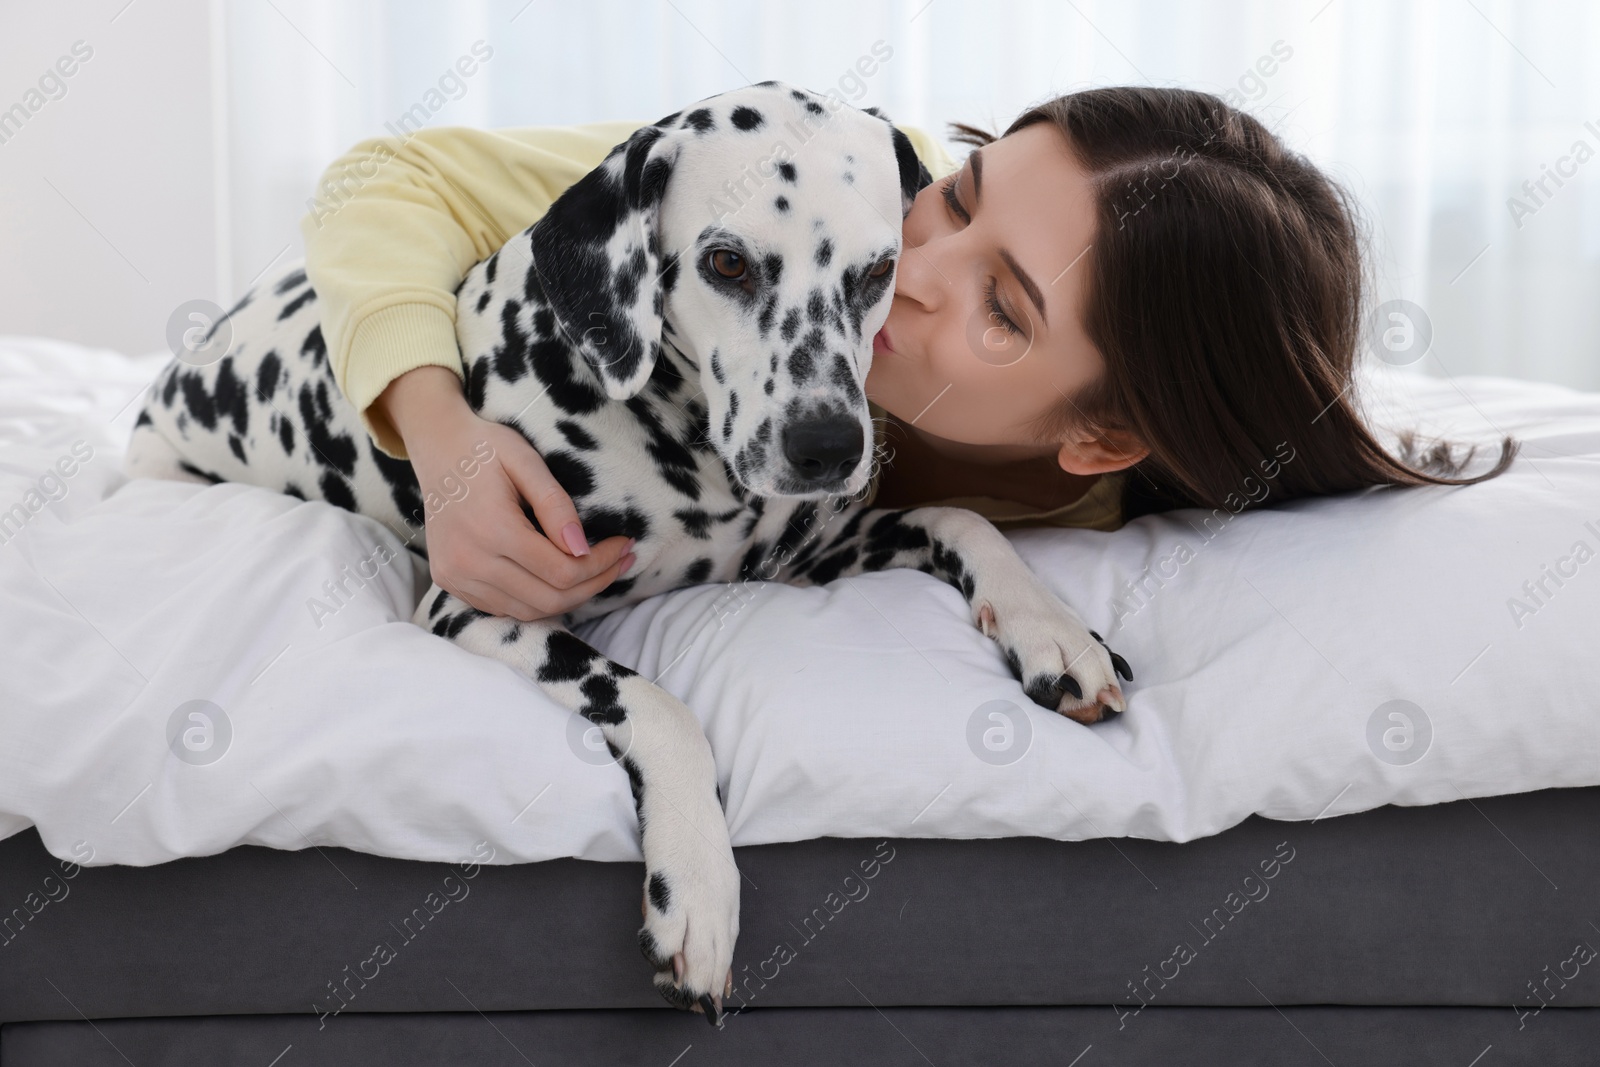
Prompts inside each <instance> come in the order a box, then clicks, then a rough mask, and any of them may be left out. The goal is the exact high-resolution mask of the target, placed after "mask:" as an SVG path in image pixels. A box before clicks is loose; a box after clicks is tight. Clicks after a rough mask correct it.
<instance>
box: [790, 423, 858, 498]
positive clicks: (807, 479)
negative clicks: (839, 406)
mask: <svg viewBox="0 0 1600 1067" xmlns="http://www.w3.org/2000/svg"><path fill="white" fill-rule="evenodd" d="M865 445H866V441H865V438H864V436H863V434H862V432H861V423H860V422H858V421H856V420H855V419H852V418H850V417H848V416H846V415H824V416H821V417H819V418H809V419H801V420H799V421H796V422H793V423H790V424H789V425H788V426H786V427H784V431H783V454H784V457H785V458H787V459H788V461H789V465H790V467H791V468H792V470H793V472H794V476H795V478H796V479H797V480H799V481H800V482H802V483H804V486H805V488H807V489H823V488H827V487H830V486H836V485H838V484H839V483H840V482H843V481H844V480H845V479H846V478H848V477H849V476H850V472H851V471H853V470H855V469H856V464H858V463H860V462H861V453H862V451H863V450H864V448H865Z"/></svg>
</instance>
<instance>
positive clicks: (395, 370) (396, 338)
mask: <svg viewBox="0 0 1600 1067" xmlns="http://www.w3.org/2000/svg"><path fill="white" fill-rule="evenodd" d="M644 125H646V123H643V122H629V121H620V122H597V123H590V124H587V125H582V126H524V127H507V128H501V129H495V130H480V129H474V128H471V127H466V126H440V127H427V128H424V129H421V130H418V131H416V132H414V133H412V134H410V135H409V136H406V137H395V136H390V137H373V138H368V139H367V140H364V141H361V142H359V143H358V144H356V145H355V146H354V147H352V148H351V149H350V150H349V151H347V152H346V153H344V154H343V155H342V156H340V157H339V158H338V159H336V160H335V161H334V162H333V163H332V165H330V166H329V167H328V168H327V170H326V171H325V172H324V173H323V175H322V179H321V181H320V182H319V184H318V187H317V194H316V196H314V197H313V198H312V199H311V200H310V201H308V203H307V209H308V210H307V213H306V214H305V216H303V217H302V218H301V220H300V230H301V234H302V235H303V236H304V238H305V246H306V275H307V277H308V278H309V279H310V281H311V285H312V288H313V289H315V290H316V293H317V297H318V301H319V303H320V304H321V307H322V334H323V340H324V341H325V342H326V344H327V346H328V356H329V360H330V362H331V364H332V366H333V373H334V379H335V381H336V382H337V383H338V386H339V389H340V391H341V392H343V394H344V396H345V398H346V399H347V400H349V401H350V403H352V404H354V405H355V407H356V410H357V411H359V412H360V414H361V421H362V424H363V425H364V426H365V427H366V429H367V433H368V434H369V435H370V436H371V437H372V440H373V443H374V444H375V445H376V446H377V447H378V448H379V449H380V450H382V451H383V452H385V453H387V454H388V455H391V456H393V457H395V458H396V459H406V458H409V457H408V456H407V455H406V451H405V445H404V443H403V442H402V441H401V439H400V435H399V434H398V433H397V432H396V431H395V429H394V427H393V426H391V425H390V424H389V422H388V420H387V419H385V418H384V417H383V416H382V415H381V414H379V412H378V410H377V409H376V408H374V407H373V406H372V402H373V401H374V400H375V399H377V397H378V395H379V394H380V393H382V392H383V390H384V389H386V388H387V387H388V385H389V383H390V382H392V381H393V380H394V379H396V378H398V377H399V376H400V375H402V374H404V373H406V372H407V371H409V370H413V369H415V368H417V367H423V366H430V365H437V366H442V367H449V368H450V369H451V370H453V371H455V372H456V374H457V376H458V377H463V379H464V372H463V367H462V360H461V350H460V347H459V346H458V344H457V342H456V330H455V309H456V299H455V291H456V288H457V287H458V286H459V285H460V284H461V281H462V279H463V278H465V277H466V275H467V272H468V271H470V270H471V269H472V267H473V266H474V265H475V264H477V263H479V262H480V261H482V260H484V259H487V258H488V257H489V256H490V255H491V254H493V253H494V252H495V251H496V250H497V249H498V248H500V246H501V245H503V244H505V242H506V241H507V240H509V239H510V238H511V237H512V236H513V235H514V234H516V233H518V232H520V231H521V230H523V229H526V228H527V227H528V226H531V225H532V224H533V223H534V222H536V221H538V219H539V218H540V217H541V216H542V215H543V214H544V212H545V211H546V210H548V209H549V207H550V205H551V204H552V203H554V202H555V200H556V198H557V197H559V196H560V195H561V194H562V192H564V191H565V190H566V189H567V187H568V186H570V185H572V184H573V183H574V182H576V181H577V180H578V179H579V178H581V177H583V176H584V175H585V174H587V173H588V172H589V171H591V170H593V169H594V168H595V167H597V166H599V165H600V162H601V161H602V160H603V159H605V156H606V153H607V152H609V151H610V150H611V149H612V148H613V147H614V146H616V145H617V144H620V143H621V142H623V141H625V140H627V139H628V137H629V136H630V135H631V134H632V133H633V132H634V131H635V130H637V129H639V128H640V127H641V126H644ZM900 128H901V129H902V130H904V131H905V134H906V136H907V137H908V138H910V140H911V142H912V147H913V148H914V149H915V150H916V152H917V154H918V156H919V157H920V158H921V159H922V161H923V163H924V165H925V166H927V167H928V170H929V173H930V174H932V175H933V176H934V177H935V178H938V177H942V176H944V175H945V174H948V173H949V172H950V171H951V170H954V169H955V164H954V163H953V162H952V161H951V160H950V158H949V156H948V154H946V153H945V151H944V148H943V146H942V145H940V144H939V143H938V142H937V141H935V140H934V139H933V138H931V137H929V136H928V135H927V134H926V133H924V132H923V131H921V130H917V129H914V128H912V127H907V126H901V127H900Z"/></svg>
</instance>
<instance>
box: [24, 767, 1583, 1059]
mask: <svg viewBox="0 0 1600 1067" xmlns="http://www.w3.org/2000/svg"><path fill="white" fill-rule="evenodd" d="M1597 823H1600V788H1597V789H1562V790H1541V791H1538V792H1533V793H1524V794H1518V795H1513V796H1502V797H1492V798H1484V799H1480V800H1474V801H1458V802H1455V803H1450V804H1441V805H1435V806H1431V807H1423V808H1398V807H1385V808H1379V809H1377V810H1374V811H1370V812H1363V813H1360V814H1356V815H1347V816H1342V817H1338V818H1325V819H1322V820H1319V821H1317V822H1315V823H1305V822H1298V823H1295V822H1275V821H1271V820H1266V819H1261V818H1252V819H1249V820H1247V821H1246V822H1245V823H1243V824H1241V825H1239V826H1237V827H1235V828H1233V829H1231V830H1228V831H1226V832H1225V833H1222V834H1218V835H1216V836H1214V837H1209V838H1205V839H1202V840H1199V841H1193V842H1189V843H1186V844H1181V845H1179V844H1171V843H1164V842H1151V841H1141V840H1134V839H1126V838H1118V839H1099V840H1093V841H1083V842H1055V841H1046V840H1042V839H1037V838H1009V839H1000V840H985V841H948V840H906V839H896V840H890V841H887V842H880V841H876V840H869V839H839V838H824V839H819V840H814V841H804V842H796V843H791V844H782V845H767V846H758V847H750V848H741V849H738V850H736V852H737V854H738V856H739V860H740V865H741V868H742V870H743V872H744V873H745V875H746V879H747V880H746V882H745V886H744V901H743V905H744V908H743V920H742V930H741V933H740V941H739V949H738V954H737V957H736V959H735V971H736V978H737V979H738V980H739V981H740V983H741V990H740V996H738V997H736V998H733V999H732V1000H730V1004H732V1005H734V1006H739V1005H741V1003H742V1005H743V1006H742V1008H740V1010H738V1011H737V1012H736V1013H735V1014H733V1015H731V1016H730V1017H729V1018H728V1020H727V1022H726V1025H725V1026H724V1027H723V1029H722V1030H721V1031H717V1030H713V1029H712V1028H711V1027H709V1026H707V1025H706V1022H705V1020H704V1018H703V1017H701V1016H697V1015H688V1014H684V1013H680V1012H676V1011H672V1010H670V1009H667V1008H666V1007H665V1006H664V1005H660V1002H659V1000H658V999H657V997H656V994H655V992H654V991H653V990H652V989H651V988H650V984H649V980H648V978H649V976H648V968H647V967H646V965H645V963H644V961H643V960H642V959H641V958H640V956H639V954H638V949H637V948H636V947H635V945H634V943H633V937H632V932H633V930H634V929H635V928H636V926H637V923H638V915H639V881H640V868H639V867H638V866H637V865H635V864H601V863H586V862H580V861H575V860H558V861H553V862H549V863H538V864H524V865H519V866H509V867H506V866H501V867H488V866H486V867H480V868H477V869H476V870H467V869H461V868H453V867H451V866H448V865H445V864H428V863H418V862H413V861H405V860H392V859H385V858H381V857H376V856H368V855H364V854H361V853H355V852H350V851H347V850H343V849H337V848H320V849H307V850H304V851H300V852H284V851H276V850H271V849H263V848H256V847H241V848H235V849H231V850H229V851H228V852H225V853H222V854H220V855H217V856H210V857H205V858H201V859H186V860H179V861H175V862H173V863H168V864H163V865H161V866H158V867H149V868H136V867H92V868H76V869H71V870H72V873H73V877H71V878H70V879H67V878H65V877H64V873H65V872H64V869H63V868H64V865H63V864H62V863H61V862H60V861H58V860H56V859H54V858H53V857H51V856H50V855H49V854H48V853H47V852H46V851H45V850H44V848H43V846H42V844H41V842H40V840H39V837H38V834H37V833H36V832H35V831H33V830H29V831H26V832H24V833H22V834H18V835H16V836H14V837H12V838H9V839H7V840H5V841H0V907H4V908H6V909H8V913H9V914H11V916H12V918H11V919H10V921H9V924H7V925H6V926H5V928H4V932H3V933H0V1067H42V1065H45V1064H72V1065H85V1067H87V1065H95V1064H101V1063H105V1064H117V1065H122V1064H127V1063H132V1064H136V1065H138V1067H158V1065H166V1064H184V1065H191V1064H211V1063H217V1064H221V1063H229V1064H232V1063H238V1064H255V1065H259V1067H308V1065H312V1064H340V1065H360V1064H380V1063H381V1064H445V1063H451V1064H453V1063H461V1064H477V1065H489V1064H500V1063H505V1064H527V1063H534V1064H538V1065H540V1067H544V1065H545V1064H553V1063H560V1064H641V1065H653V1067H695V1065H698V1064H725V1063H726V1064H732V1063H741V1064H762V1065H769V1064H770V1065H787V1064H801V1063H805V1064H814V1063H828V1064H857V1063H859V1064H874V1065H878V1064H898V1063H905V1064H928V1063H931V1064H938V1065H940V1067H944V1065H954V1064H980V1063H982V1064H990V1063H1015V1064H1033V1063H1038V1064H1045V1063H1048V1064H1053V1065H1058V1067H1067V1065H1073V1067H1096V1065H1098V1064H1126V1065H1142V1064H1182V1063H1227V1064H1253V1063H1261V1064H1292V1063H1306V1064H1326V1063H1333V1064H1339V1065H1344V1064H1349V1063H1362V1064H1388V1063H1393V1064H1406V1065H1420V1064H1441V1065H1443V1064H1449V1065H1454V1067H1474V1065H1475V1067H1498V1065H1501V1064H1509V1063H1539V1064H1563V1063H1573V1064H1593V1063H1600V966H1596V965H1593V964H1595V963H1600V960H1597V959H1596V955H1595V947H1600V926H1597V925H1596V924H1597V923H1600V835H1597V834H1596V833H1595V827H1596V825H1597ZM468 874H470V875H471V876H470V877H467V875H468ZM47 880H53V881H47ZM51 898H54V899H51ZM41 900H44V901H46V902H45V903H43V904H42V905H41V904H40V903H39V902H40V901H41ZM441 901H443V903H441ZM17 906H21V907H22V908H23V911H24V912H25V913H27V916H28V917H27V918H25V919H18V918H17V917H16V912H15V909H16V907H17ZM0 918H3V915H0ZM380 943H381V944H383V945H385V946H387V948H388V952H387V953H382V952H379V951H376V950H377V946H378V945H379V944H380ZM658 1005H660V1006H658Z"/></svg>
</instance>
